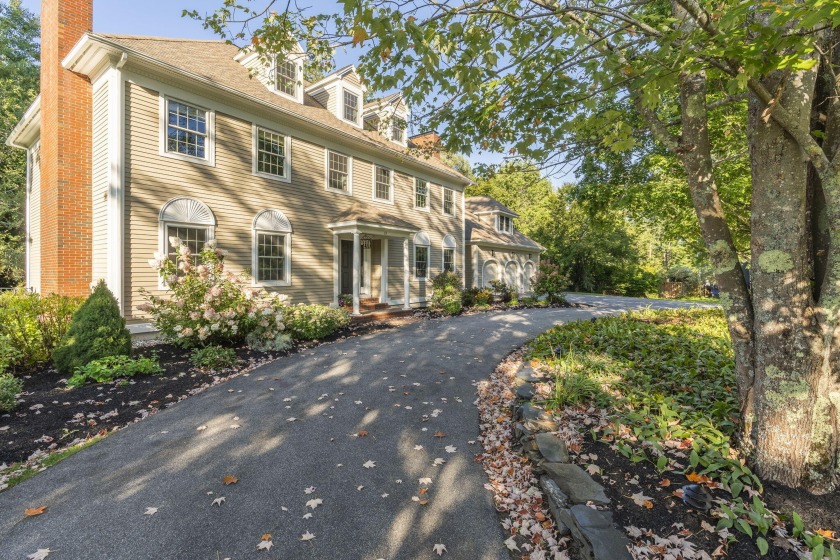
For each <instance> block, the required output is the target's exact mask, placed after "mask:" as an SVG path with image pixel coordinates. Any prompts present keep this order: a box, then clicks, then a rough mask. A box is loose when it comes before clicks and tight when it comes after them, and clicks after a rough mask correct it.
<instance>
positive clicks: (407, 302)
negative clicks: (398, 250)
mask: <svg viewBox="0 0 840 560" xmlns="http://www.w3.org/2000/svg"><path fill="white" fill-rule="evenodd" d="M410 276H411V266H409V264H408V238H406V239H403V294H404V295H403V309H411V278H410Z"/></svg>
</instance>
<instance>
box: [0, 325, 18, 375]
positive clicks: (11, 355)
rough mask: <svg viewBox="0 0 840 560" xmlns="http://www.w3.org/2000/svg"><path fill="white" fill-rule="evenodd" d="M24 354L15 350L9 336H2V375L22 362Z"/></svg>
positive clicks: (0, 341)
mask: <svg viewBox="0 0 840 560" xmlns="http://www.w3.org/2000/svg"><path fill="white" fill-rule="evenodd" d="M22 356H23V354H21V352H20V351H19V350H18V349H17V348H15V346H14V344H12V341H11V339H9V337H8V336H6V335H2V334H0V374H3V373H4V372H5V371H6V370H7V369H9V368H10V367H12V366H13V365H15V364H17V363H19V362H20V359H21V357H22Z"/></svg>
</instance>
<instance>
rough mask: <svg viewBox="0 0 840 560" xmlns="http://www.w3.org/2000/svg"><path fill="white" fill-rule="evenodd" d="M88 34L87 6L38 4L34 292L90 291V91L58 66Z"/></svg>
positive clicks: (89, 0)
mask: <svg viewBox="0 0 840 560" xmlns="http://www.w3.org/2000/svg"><path fill="white" fill-rule="evenodd" d="M92 30H93V0H42V1H41V149H40V159H41V291H42V292H43V293H45V294H47V293H50V292H56V293H60V294H67V295H86V294H89V293H90V282H91V276H92V271H91V253H92V237H91V229H92V228H91V218H92V216H91V203H92V201H91V198H92V194H91V116H92V111H93V109H92V99H91V85H90V81H89V80H88V78H86V77H84V76H80V75H78V74H74V73H73V72H70V71H68V70H65V69H64V68H63V67H62V66H61V60H62V59H63V58H64V57H65V56H66V55H67V53H68V52H70V49H72V48H73V46H74V45H75V44H76V42H78V41H79V39H81V38H82V35H84V34H85V33H87V32H90V31H92Z"/></svg>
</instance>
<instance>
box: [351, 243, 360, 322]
mask: <svg viewBox="0 0 840 560" xmlns="http://www.w3.org/2000/svg"><path fill="white" fill-rule="evenodd" d="M361 268H362V242H361V240H360V239H359V232H358V231H354V232H353V315H359V291H360V285H359V281H360V280H361V276H362V275H361Z"/></svg>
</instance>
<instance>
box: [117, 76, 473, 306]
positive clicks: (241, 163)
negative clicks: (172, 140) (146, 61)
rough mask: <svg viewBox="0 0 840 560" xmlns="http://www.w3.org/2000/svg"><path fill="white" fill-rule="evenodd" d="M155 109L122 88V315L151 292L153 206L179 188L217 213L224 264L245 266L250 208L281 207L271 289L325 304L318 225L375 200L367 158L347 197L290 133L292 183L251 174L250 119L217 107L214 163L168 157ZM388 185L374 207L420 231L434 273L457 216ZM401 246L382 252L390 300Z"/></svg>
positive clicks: (328, 236) (326, 242)
mask: <svg viewBox="0 0 840 560" xmlns="http://www.w3.org/2000/svg"><path fill="white" fill-rule="evenodd" d="M158 107H159V100H158V94H157V93H156V92H154V91H152V90H149V89H145V88H143V87H141V86H139V85H136V84H128V85H127V86H126V150H127V154H126V192H127V196H126V228H127V244H126V260H125V265H126V309H127V313H128V314H129V315H131V316H135V317H136V316H139V315H138V313H137V311H136V307H137V305H140V304H142V303H143V302H144V300H143V298H142V296H141V293H140V291H141V289H144V288H145V289H146V290H149V291H151V292H153V293H157V292H158V280H157V277H156V275H155V272H154V271H153V270H152V269H151V268H150V267H149V266H148V262H147V261H148V260H149V259H150V258H151V256H152V254H153V253H154V252H156V251H158V250H159V224H158V215H159V212H160V209H161V207H162V206H163V205H164V204H165V203H166V202H167V201H168V200H170V199H172V198H174V197H177V196H190V197H195V198H197V199H199V200H201V201H202V202H204V203H205V204H207V205H208V206H209V207H210V209H211V210H212V211H213V213H214V215H215V218H216V221H217V225H216V238H217V240H218V242H219V245H220V247H222V248H224V249H226V250H228V251H229V256H228V260H227V262H228V265H229V267H230V268H231V270H234V271H241V270H245V269H248V270H250V269H251V267H252V240H253V231H252V222H253V219H254V216H255V215H256V214H257V213H258V212H260V211H261V210H263V209H266V208H276V209H278V210H280V211H282V212H283V213H284V214H285V215H286V216H287V217H288V218H289V221H290V222H291V224H292V228H293V235H292V277H291V286H289V287H282V288H278V290H279V291H282V292H283V293H286V294H288V295H289V296H290V297H291V299H292V301H294V302H316V303H330V302H331V301H332V300H333V296H334V293H333V287H334V284H333V266H334V265H333V234H332V232H331V231H330V230H329V229H328V228H327V227H326V226H327V224H329V223H330V222H332V221H334V217H336V216H338V215H339V214H340V213H341V212H342V211H345V210H347V209H349V208H350V207H351V205H352V204H353V201H354V200H356V201H359V202H362V203H364V204H377V203H373V202H372V200H371V198H372V192H373V191H372V188H373V184H372V176H373V175H372V164H371V163H370V162H368V161H365V160H362V159H358V158H356V159H354V162H353V178H352V181H353V196H352V197H351V196H347V195H344V194H338V193H332V192H328V191H326V190H325V181H326V178H325V157H326V155H325V154H326V150H325V148H324V147H323V146H318V145H315V144H312V143H310V142H306V141H303V140H301V139H298V138H295V137H294V136H293V138H292V143H291V144H292V145H291V158H292V174H291V177H292V180H291V182H290V183H289V182H282V181H277V180H273V179H267V178H262V177H256V176H254V175H253V174H252V143H253V131H252V125H251V123H249V122H245V121H242V120H240V119H237V118H233V117H231V116H228V115H225V114H222V113H216V119H215V121H216V152H215V160H216V165H215V166H213V167H211V166H207V165H202V164H199V163H193V162H187V161H181V160H176V159H172V158H169V157H165V156H161V155H160V153H159V152H160V146H159V143H160V138H159V115H158V110H159V109H158ZM276 128H277V129H278V130H280V131H287V129H285V128H284V127H280V126H278V127H276ZM395 191H396V193H395V200H394V202H395V203H394V204H393V205H391V204H389V205H384V206H382V208H386V209H387V210H388V211H389V212H391V213H393V214H394V215H396V216H398V217H400V218H402V219H404V220H407V221H409V222H411V223H413V224H415V225H416V226H417V227H418V228H421V229H423V230H425V231H427V232H428V234H429V236H430V238H431V240H432V251H431V254H432V256H431V258H432V262H431V264H432V271H433V272H434V271H435V270H437V271H438V272H439V270H440V266H441V265H440V262H439V261H440V260H441V255H442V253H441V248H440V245H441V243H442V240H443V236H444V235H446V234H447V233H449V234H451V235H453V236H454V237H455V239H456V240H460V239H461V228H462V222H461V221H460V219H459V218H451V217H447V216H443V215H442V214H441V213H440V211H439V209H438V211H437V212H435V211H434V209H433V210H432V212H430V213H425V212H420V211H418V210H416V209H414V208H413V196H414V195H413V178H411V177H407V176H403V175H400V174H397V175H396V176H395ZM438 191H439V189H438ZM434 192H435V191H433V193H434ZM457 194H458V197H460V193H457ZM438 197H439V194H438ZM433 199H434V196H433ZM456 204H460V198H458V200H457V201H456ZM438 206H439V204H438ZM433 208H434V207H433ZM399 245H400V246H399V251H397V252H396V253H394V252H393V251H392V252H391V253H390V258H389V261H390V263H391V265H392V267H393V266H394V264H395V263H397V264H398V268H392V269H389V272H390V273H389V285H397V286H398V289H389V294H388V295H389V298H391V299H402V293H403V291H402V241H401V240H400V241H399ZM372 256H373V255H372ZM412 270H413V263H412ZM373 271H374V272H376V270H375V267H374V270H373ZM375 278H377V279H376V280H374V279H373V278H372V284H374V290H377V289H378V276H377V277H375ZM421 284H423V283H422V282H418V281H414V280H413V279H412V286H413V288H412V290H413V295H412V297H417V296H418V295H421V297H422V294H425V292H426V290H425V288H424V287H423V286H421ZM375 293H378V291H377V292H375Z"/></svg>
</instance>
